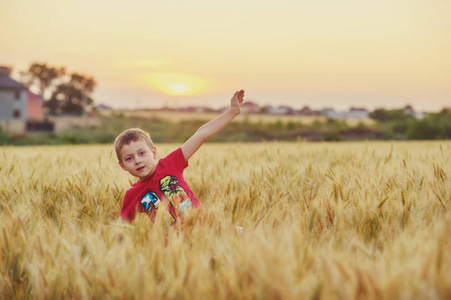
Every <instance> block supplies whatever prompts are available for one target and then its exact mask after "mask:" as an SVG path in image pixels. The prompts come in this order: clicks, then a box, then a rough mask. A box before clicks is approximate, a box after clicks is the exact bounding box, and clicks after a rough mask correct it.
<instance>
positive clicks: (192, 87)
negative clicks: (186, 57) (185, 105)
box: [146, 73, 206, 96]
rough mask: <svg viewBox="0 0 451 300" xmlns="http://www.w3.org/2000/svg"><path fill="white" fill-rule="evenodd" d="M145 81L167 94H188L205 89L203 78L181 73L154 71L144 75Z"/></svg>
mask: <svg viewBox="0 0 451 300" xmlns="http://www.w3.org/2000/svg"><path fill="white" fill-rule="evenodd" d="M146 83H147V84H148V85H150V86H151V87H152V88H154V89H157V90H159V91H162V92H164V93H166V94H168V95H176V96H189V95H197V94H200V93H202V92H204V91H205V89H206V82H205V79H203V78H200V77H198V76H194V75H190V74H182V73H154V74H150V75H148V76H146Z"/></svg>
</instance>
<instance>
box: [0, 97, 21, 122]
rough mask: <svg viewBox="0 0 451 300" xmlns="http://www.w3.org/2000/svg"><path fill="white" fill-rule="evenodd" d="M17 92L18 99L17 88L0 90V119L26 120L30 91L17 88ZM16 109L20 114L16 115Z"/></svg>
mask: <svg viewBox="0 0 451 300" xmlns="http://www.w3.org/2000/svg"><path fill="white" fill-rule="evenodd" d="M17 92H18V93H19V98H18V99H16V90H13V89H11V90H9V89H7V90H0V120H2V121H23V122H25V121H26V119H27V103H28V93H27V91H26V90H17ZM15 111H18V113H19V115H18V116H15V115H14V112H15Z"/></svg>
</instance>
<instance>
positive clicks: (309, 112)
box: [299, 106, 313, 116]
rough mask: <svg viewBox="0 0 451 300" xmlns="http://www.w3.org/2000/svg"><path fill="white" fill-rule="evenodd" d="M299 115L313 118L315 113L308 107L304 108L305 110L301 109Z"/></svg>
mask: <svg viewBox="0 0 451 300" xmlns="http://www.w3.org/2000/svg"><path fill="white" fill-rule="evenodd" d="M299 114H300V115H301V116H311V115H312V114H313V111H312V110H311V109H310V107H308V106H304V107H303V108H301V110H300V111H299Z"/></svg>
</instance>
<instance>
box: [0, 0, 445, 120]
mask: <svg viewBox="0 0 451 300" xmlns="http://www.w3.org/2000/svg"><path fill="white" fill-rule="evenodd" d="M33 62H39V63H47V64H49V65H52V66H65V67H66V70H67V71H69V72H79V73H82V74H86V75H88V76H92V77H94V78H95V80H96V82H97V87H96V89H95V92H94V94H93V97H94V100H95V101H96V103H97V104H100V103H103V104H107V105H111V106H113V107H115V108H132V109H133V108H144V107H161V106H163V105H168V106H186V105H208V106H212V107H223V106H226V105H228V103H229V99H230V97H231V96H232V95H233V93H234V91H236V90H239V89H244V90H245V91H246V95H245V99H246V100H247V101H254V102H256V103H258V104H260V105H267V104H270V105H275V106H277V105H290V106H292V107H293V108H295V109H300V108H302V107H303V106H305V105H308V106H310V107H311V108H314V109H320V108H323V107H333V108H335V109H338V110H344V109H348V108H350V107H352V106H354V107H366V108H368V109H374V108H378V107H385V108H400V107H404V106H405V105H407V104H410V105H412V106H413V107H414V109H416V110H423V111H437V110H439V109H441V108H442V107H445V106H447V107H450V106H451V1H450V0H315V1H312V0H308V1H307V0H279V1H266V0H259V1H254V0H248V1H247V0H240V1H238V0H228V1H211V0H209V1H207V0H190V1H173V0H164V1H160V0H158V1H152V0H128V1H117V0H95V1H92V0H78V1H74V0H65V1H59V0H58V1H57V0H5V1H2V5H1V9H0V65H3V66H5V65H6V66H10V67H13V77H14V78H18V77H17V76H18V72H19V71H25V70H26V69H27V68H28V66H29V65H30V64H31V63H33Z"/></svg>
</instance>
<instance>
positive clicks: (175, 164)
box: [159, 148, 188, 171]
mask: <svg viewBox="0 0 451 300" xmlns="http://www.w3.org/2000/svg"><path fill="white" fill-rule="evenodd" d="M160 163H161V164H164V165H166V166H167V167H168V168H170V169H176V170H179V171H183V170H184V169H185V168H186V167H188V162H187V161H186V159H185V156H184V155H183V151H182V148H177V149H176V150H174V151H173V152H171V153H169V154H168V156H166V157H165V158H162V159H161V160H160V162H159V164H160Z"/></svg>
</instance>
